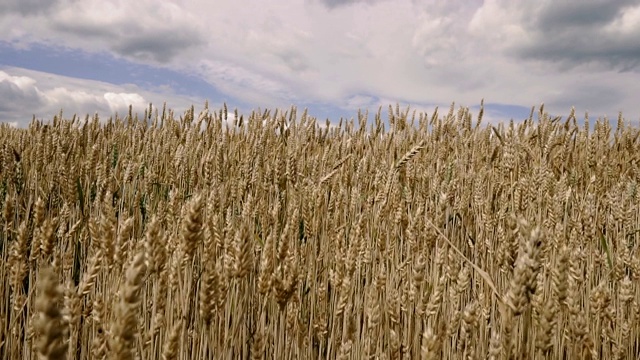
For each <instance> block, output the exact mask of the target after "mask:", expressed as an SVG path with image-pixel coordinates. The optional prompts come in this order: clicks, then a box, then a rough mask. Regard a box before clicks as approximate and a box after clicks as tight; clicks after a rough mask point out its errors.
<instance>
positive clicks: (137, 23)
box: [0, 0, 206, 64]
mask: <svg viewBox="0 0 640 360" xmlns="http://www.w3.org/2000/svg"><path fill="white" fill-rule="evenodd" d="M59 1H60V4H57V5H56V6H54V5H53V4H54V3H53V2H52V3H51V4H52V5H49V6H48V7H39V6H40V5H41V4H40V3H41V2H42V1H41V0H28V1H27V2H24V3H23V2H22V1H15V0H11V2H10V4H14V5H3V6H5V7H8V8H10V9H14V12H18V13H20V14H22V15H32V16H30V17H29V18H28V19H20V18H17V17H15V16H4V17H0V30H4V32H5V35H4V36H0V38H2V37H4V40H7V41H13V42H17V43H21V44H22V46H27V45H28V44H29V43H42V42H45V43H56V44H59V45H62V46H63V47H81V48H83V49H85V50H90V51H96V52H100V51H110V52H113V53H115V54H117V55H119V56H122V57H125V58H128V59H131V60H136V61H142V62H147V63H156V64H167V63H170V62H171V61H173V60H175V59H177V58H180V57H186V56H191V55H193V54H194V52H195V51H196V50H197V49H198V48H199V47H201V46H203V45H204V44H205V43H206V40H205V33H206V32H205V31H203V30H202V28H201V26H200V25H199V24H200V23H199V22H198V21H196V17H195V16H194V15H193V14H192V13H190V12H188V11H185V10H184V9H183V8H182V7H181V6H178V5H177V4H175V3H173V2H170V1H163V2H155V1H151V0H142V1H122V0H114V1H102V0H86V1H85V0H83V1H71V0H66V1H65V0H59ZM43 8H44V9H47V11H46V12H43V11H42V9H43ZM36 15H37V16H36ZM17 23H23V24H24V25H23V26H22V27H21V26H18V27H17V28H16V26H15V24H17Z"/></svg>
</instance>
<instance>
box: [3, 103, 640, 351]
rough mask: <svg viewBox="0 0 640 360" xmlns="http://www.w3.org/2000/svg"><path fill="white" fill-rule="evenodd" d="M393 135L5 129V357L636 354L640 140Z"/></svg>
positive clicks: (408, 130) (200, 121)
mask: <svg viewBox="0 0 640 360" xmlns="http://www.w3.org/2000/svg"><path fill="white" fill-rule="evenodd" d="M383 116H384V117H385V119H383ZM386 116H387V115H386V114H385V115H383V113H382V111H380V110H379V111H378V112H377V113H376V114H372V116H371V117H372V118H374V119H373V121H371V120H370V119H369V117H370V116H369V114H366V113H361V112H359V113H358V114H357V118H356V119H354V120H350V121H341V122H340V125H339V126H329V123H328V122H327V124H321V123H320V122H319V121H318V120H317V119H315V118H313V117H311V116H309V115H308V114H307V113H306V111H305V112H303V113H301V114H298V112H297V110H296V108H295V107H292V108H291V109H288V110H287V111H279V110H275V111H273V112H272V111H262V110H258V111H254V112H253V113H251V114H250V115H249V116H248V117H247V118H246V119H244V117H241V116H238V114H237V112H236V113H235V114H233V115H232V114H229V113H228V112H227V107H226V105H225V106H224V107H223V108H222V109H219V110H217V111H213V110H212V111H210V110H209V108H208V105H206V104H205V107H204V109H203V110H202V111H201V112H200V113H199V114H198V113H196V112H195V110H194V108H193V107H192V108H191V109H190V110H188V111H186V112H185V113H184V114H183V115H180V116H179V115H176V114H174V113H173V112H172V111H169V110H167V109H166V108H162V109H156V108H152V107H151V106H150V108H149V109H148V110H146V111H145V113H144V115H141V116H138V115H136V114H133V113H132V110H131V109H130V111H129V114H127V115H125V116H124V117H119V116H115V117H114V118H111V119H108V120H107V119H98V117H97V116H94V117H93V118H90V117H87V118H86V119H84V120H82V119H80V118H78V117H76V116H73V117H72V118H71V119H64V118H63V116H62V113H61V114H60V115H58V116H56V117H54V118H53V119H52V121H50V122H48V123H46V124H45V123H43V122H42V121H38V120H35V119H34V120H33V121H32V122H31V124H30V125H29V126H28V128H26V129H16V128H10V127H8V126H6V125H2V126H1V127H0V144H1V145H0V146H1V148H0V169H1V172H0V205H1V208H2V216H1V218H0V237H1V241H0V254H1V256H2V263H1V265H0V279H1V282H0V298H1V299H2V306H1V307H0V358H1V359H635V358H638V356H639V355H640V296H639V292H638V290H639V289H638V279H639V277H640V249H639V246H640V242H639V241H638V237H639V234H640V216H639V215H640V212H639V202H638V181H639V180H640V169H639V168H638V166H639V160H640V151H639V150H640V140H639V135H640V131H639V130H638V129H637V128H634V127H632V126H629V124H628V123H627V122H626V121H625V119H624V118H623V117H622V115H620V116H619V117H618V119H617V124H616V128H615V129H613V127H612V126H611V125H610V124H609V120H607V119H598V120H596V121H591V122H592V123H593V124H592V125H593V126H592V127H590V124H589V123H590V120H589V119H588V118H587V119H586V120H585V123H584V125H578V121H577V119H576V115H575V111H574V110H571V112H570V114H569V116H567V117H566V118H560V117H556V118H551V117H550V115H549V114H548V113H546V112H545V111H544V106H540V107H539V108H537V109H532V112H531V116H530V117H529V119H527V120H525V121H523V122H513V121H511V122H509V123H503V124H493V125H492V124H483V123H482V117H483V109H482V108H481V110H480V111H479V113H478V114H476V115H473V114H471V112H470V111H469V110H468V109H467V108H459V109H457V110H456V108H455V106H454V105H453V104H452V105H451V107H450V108H449V109H448V113H442V114H438V112H437V111H436V112H434V113H433V114H431V115H430V116H428V115H427V114H424V113H422V114H416V113H415V112H410V110H409V109H406V110H403V111H401V109H400V108H399V107H398V106H397V105H396V107H395V108H394V107H392V106H390V107H389V111H388V118H386ZM385 120H387V121H386V123H387V124H388V125H387V124H385Z"/></svg>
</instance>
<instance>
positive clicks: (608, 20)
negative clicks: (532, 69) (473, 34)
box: [510, 0, 640, 71]
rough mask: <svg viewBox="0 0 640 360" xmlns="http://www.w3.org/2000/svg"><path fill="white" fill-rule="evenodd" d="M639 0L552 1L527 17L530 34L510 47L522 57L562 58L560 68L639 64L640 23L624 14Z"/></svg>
mask: <svg viewBox="0 0 640 360" xmlns="http://www.w3.org/2000/svg"><path fill="white" fill-rule="evenodd" d="M634 5H635V6H640V1H637V0H624V1H604V0H589V1H582V2H572V3H568V2H549V3H548V4H545V5H544V6H542V7H540V8H539V9H538V11H537V12H534V13H533V14H532V18H533V19H534V20H532V21H526V20H525V21H524V22H523V23H524V24H526V25H525V30H526V32H527V34H528V35H529V38H528V39H526V40H525V41H522V42H520V43H517V44H516V45H515V46H513V48H512V49H510V52H511V54H513V55H515V56H516V57H518V58H521V59H536V60H542V61H549V62H554V63H557V64H558V65H559V66H560V67H561V69H568V68H573V67H577V66H580V65H584V64H596V65H599V66H601V67H603V68H606V69H611V70H615V71H632V70H633V71H638V70H640V68H639V66H640V26H638V23H637V21H638V19H636V20H635V22H636V24H635V26H633V25H631V26H629V24H628V23H627V24H624V16H625V15H628V11H630V9H632V8H631V7H632V6H634ZM627 22H629V21H627Z"/></svg>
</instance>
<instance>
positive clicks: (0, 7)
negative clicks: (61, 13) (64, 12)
mask: <svg viewBox="0 0 640 360" xmlns="http://www.w3.org/2000/svg"><path fill="white" fill-rule="evenodd" d="M58 3H59V0H3V1H2V2H0V13H4V14H8V13H18V14H20V15H23V16H29V15H37V14H42V13H45V12H47V11H49V10H50V9H51V8H53V7H55V6H57V5H58Z"/></svg>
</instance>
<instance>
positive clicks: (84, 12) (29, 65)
mask: <svg viewBox="0 0 640 360" xmlns="http://www.w3.org/2000/svg"><path fill="white" fill-rule="evenodd" d="M639 84H640V1H639V0H634V1H630V0H614V1H605V0H585V1H563V2H557V1H551V0H545V1H538V2H524V1H522V2H520V1H515V2H514V1H510V0H487V1H478V0H471V1H470V0H449V1H446V0H422V1H418V0H347V1H344V0H342V1H341V0H297V1H294V0H291V1H283V0H279V1H278V0H274V1H269V2H264V1H257V0H242V1H237V0H236V1H217V2H216V3H215V5H213V3H212V2H210V1H205V0H184V1H177V0H173V1H171V0H167V1H163V2H157V1H152V0H139V1H136V2H130V1H125V0H99V1H98V0H84V1H81V2H80V1H74V0H4V1H3V2H2V3H0V121H2V122H10V123H13V124H15V125H18V126H26V125H27V124H28V122H29V121H30V120H31V118H32V116H33V115H36V117H37V118H39V119H50V118H52V116H53V115H55V114H57V113H58V112H59V111H60V109H63V111H64V113H65V114H66V115H68V116H71V115H72V114H73V113H77V114H80V115H85V114H87V113H89V114H94V113H96V112H97V113H99V114H100V115H101V116H103V117H108V116H109V115H111V114H113V113H115V112H118V113H124V112H126V111H127V108H128V105H129V104H132V105H133V106H134V109H135V110H137V111H138V112H144V109H145V108H146V107H147V106H148V103H149V102H151V103H153V104H154V105H156V106H161V105H162V103H163V102H166V103H167V106H168V107H170V108H173V109H175V110H176V111H178V112H181V111H183V110H185V109H186V108H188V107H190V106H191V105H192V104H193V105H195V107H196V109H201V108H202V107H203V105H204V101H205V100H208V101H209V103H210V106H211V107H213V108H219V107H220V106H221V105H222V103H223V102H226V103H227V104H228V106H229V107H230V108H231V109H233V108H238V109H239V110H240V112H241V113H248V112H250V111H251V110H253V109H258V108H261V109H265V108H271V109H273V108H288V107H289V106H290V105H296V106H297V107H298V108H299V109H302V108H308V109H309V112H310V114H311V115H313V116H315V117H317V118H319V119H320V120H324V119H325V118H329V119H330V120H331V121H332V122H334V123H337V122H338V121H339V119H340V117H344V118H351V117H355V116H356V113H357V110H358V108H361V109H363V110H364V109H369V112H370V113H373V112H376V111H377V109H378V107H379V106H382V107H383V109H386V108H387V107H388V105H389V104H392V105H395V104H396V103H400V105H401V106H402V107H403V108H404V107H406V106H407V105H410V106H411V108H412V109H415V110H417V111H419V112H420V111H424V112H427V113H428V114H430V113H431V112H432V111H433V109H434V108H435V107H436V106H439V107H440V108H443V109H442V110H443V111H446V110H447V109H448V107H449V105H450V104H451V102H454V101H455V103H456V104H457V105H458V106H466V107H469V108H471V109H472V111H473V112H474V113H477V109H478V105H479V103H480V100H481V99H483V98H484V99H485V105H486V110H485V118H486V119H487V121H492V122H497V121H508V120H509V119H511V118H513V119H515V120H522V119H524V118H526V117H527V116H528V115H529V111H530V109H531V107H532V106H538V105H539V104H540V103H545V109H547V110H548V111H549V112H551V113H554V114H559V115H566V114H568V112H569V110H570V109H571V107H572V106H574V107H575V108H576V111H577V113H578V114H584V113H585V112H587V111H588V112H589V114H590V117H591V118H597V117H600V116H608V117H609V118H616V117H617V114H618V112H619V111H622V112H623V114H624V115H625V118H626V119H627V120H628V121H630V122H637V120H638V119H639V118H640V101H639V100H638V95H639V94H640V85H639Z"/></svg>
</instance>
